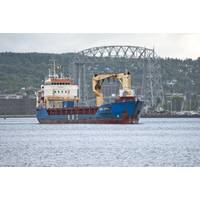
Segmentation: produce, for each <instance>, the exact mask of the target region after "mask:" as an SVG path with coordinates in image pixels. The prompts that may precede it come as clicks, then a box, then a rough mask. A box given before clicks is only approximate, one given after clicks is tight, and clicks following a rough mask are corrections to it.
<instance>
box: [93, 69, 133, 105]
mask: <svg viewBox="0 0 200 200" xmlns="http://www.w3.org/2000/svg"><path fill="white" fill-rule="evenodd" d="M110 78H113V79H116V80H118V81H119V82H120V83H121V85H122V89H123V91H124V94H123V95H124V96H133V91H132V90H131V75H130V73H129V72H124V73H123V72H121V73H104V74H95V75H94V76H93V78H92V90H93V92H94V94H95V96H96V105H97V106H100V105H102V104H103V102H104V100H103V93H102V90H101V87H102V84H103V82H104V80H106V79H110Z"/></svg>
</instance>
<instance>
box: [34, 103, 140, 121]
mask: <svg viewBox="0 0 200 200" xmlns="http://www.w3.org/2000/svg"><path fill="white" fill-rule="evenodd" d="M142 104H143V102H142V101H140V100H129V101H122V102H115V103H111V104H104V105H102V106H100V107H98V108H97V107H68V108H50V109H46V108H37V112H36V116H37V119H38V121H39V123H41V124H135V123H138V121H139V117H140V113H141V110H142Z"/></svg>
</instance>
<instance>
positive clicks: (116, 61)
mask: <svg viewBox="0 0 200 200" xmlns="http://www.w3.org/2000/svg"><path fill="white" fill-rule="evenodd" d="M71 70H72V71H71V74H72V76H73V79H74V80H75V83H77V84H78V85H79V86H80V91H79V93H80V94H79V95H80V99H81V102H82V103H85V104H87V103H88V102H91V101H92V97H91V96H90V95H89V92H88V91H89V90H91V89H90V88H89V87H90V85H91V80H88V77H89V76H92V75H93V74H94V73H101V72H108V71H109V70H110V71H109V72H119V71H125V70H128V71H130V73H131V75H132V76H133V77H132V80H133V83H132V84H133V88H134V89H135V91H137V93H136V95H137V96H139V97H140V99H141V100H143V101H144V102H145V105H146V108H150V109H154V110H155V109H156V108H157V107H158V105H161V106H162V105H163V103H164V94H163V87H162V79H161V68H160V65H159V63H158V57H157V55H156V54H155V51H154V49H148V48H144V47H138V46H121V45H118V46H101V47H93V48H89V49H85V50H82V51H80V52H78V53H77V54H76V56H75V57H74V59H73V63H72V67H71ZM93 98H94V97H93Z"/></svg>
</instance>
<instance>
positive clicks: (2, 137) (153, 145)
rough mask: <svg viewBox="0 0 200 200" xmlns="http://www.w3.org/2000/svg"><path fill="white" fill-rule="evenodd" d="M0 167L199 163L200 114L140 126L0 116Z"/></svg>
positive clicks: (143, 120) (149, 122) (141, 123)
mask: <svg viewBox="0 0 200 200" xmlns="http://www.w3.org/2000/svg"><path fill="white" fill-rule="evenodd" d="M0 166H41V167H44V166H60V167H63V166H75V167H77V166H118V167H123V166H181V167H182V166H200V119H191V118H190V119H189V118H185V119H177V118H175V119H141V120H140V124H137V125H84V124H78V125H69V124H66V125H41V124H38V123H37V120H36V119H34V118H15V119H12V118H10V119H6V120H4V119H0Z"/></svg>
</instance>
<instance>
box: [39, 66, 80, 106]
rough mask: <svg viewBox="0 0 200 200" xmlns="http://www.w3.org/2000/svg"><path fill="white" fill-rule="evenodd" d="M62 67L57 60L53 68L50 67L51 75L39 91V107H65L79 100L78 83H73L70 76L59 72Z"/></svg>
mask: <svg viewBox="0 0 200 200" xmlns="http://www.w3.org/2000/svg"><path fill="white" fill-rule="evenodd" d="M60 69H61V67H60V66H56V65H55V62H54V66H53V70H52V71H51V69H49V77H48V78H47V79H46V80H45V82H44V85H42V86H41V90H39V91H38V93H37V107H44V108H63V107H68V106H69V105H74V104H75V103H77V102H78V101H79V98H78V85H75V84H73V81H72V79H71V78H70V77H64V76H63V73H62V72H60V73H59V74H58V73H57V71H58V70H60Z"/></svg>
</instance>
